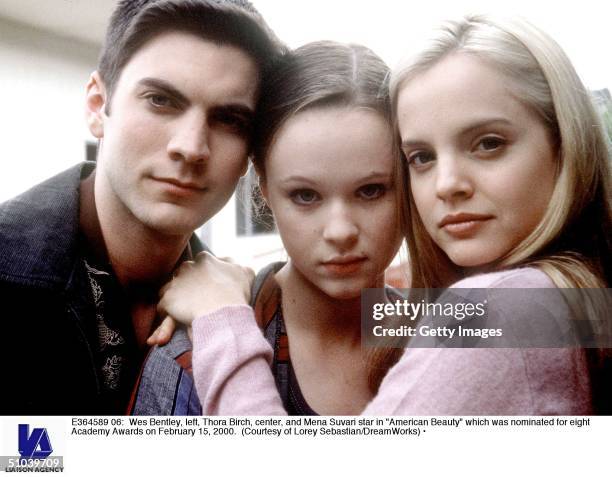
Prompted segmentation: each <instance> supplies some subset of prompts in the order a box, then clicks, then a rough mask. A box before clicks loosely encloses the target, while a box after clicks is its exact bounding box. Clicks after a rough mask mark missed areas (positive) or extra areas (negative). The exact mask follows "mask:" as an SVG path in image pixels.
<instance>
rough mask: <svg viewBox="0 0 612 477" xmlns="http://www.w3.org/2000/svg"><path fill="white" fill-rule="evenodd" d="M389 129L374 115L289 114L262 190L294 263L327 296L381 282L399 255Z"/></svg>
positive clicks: (352, 293) (348, 111)
mask: <svg viewBox="0 0 612 477" xmlns="http://www.w3.org/2000/svg"><path fill="white" fill-rule="evenodd" d="M393 169H394V154H393V140H392V133H391V129H390V127H389V125H388V123H387V122H386V121H385V120H384V119H383V117H382V116H380V115H379V114H377V113H375V112H373V111H370V110H366V109H357V108H347V107H322V108H314V109H310V110H306V111H303V112H300V113H298V114H296V115H295V116H293V117H292V118H290V119H288V120H287V122H286V123H285V124H284V125H283V126H282V127H281V129H280V130H279V131H278V133H277V134H276V137H275V138H274V141H273V144H272V146H271V148H270V150H269V152H268V156H267V158H266V178H265V183H264V184H262V190H263V193H264V196H265V197H266V199H267V201H268V204H269V206H270V208H271V209H272V211H273V212H274V217H275V219H276V224H277V227H278V230H279V232H280V235H281V238H282V240H283V244H284V245H285V248H286V250H287V253H288V255H289V257H290V259H291V263H292V266H293V267H294V268H295V270H297V272H298V273H300V274H301V275H302V276H303V277H304V278H305V279H306V280H307V281H309V282H310V283H311V284H313V285H314V286H315V287H317V288H319V289H320V290H321V291H323V292H324V293H325V294H327V295H328V296H330V297H332V298H339V299H348V298H355V297H357V296H359V294H360V292H361V289H362V288H366V287H374V286H380V285H382V278H383V275H384V271H385V269H386V268H387V266H388V265H389V263H390V262H391V260H392V259H393V257H394V256H395V254H396V253H397V249H398V248H399V245H400V232H399V227H398V223H397V201H396V198H395V191H394V187H395V184H394V181H393Z"/></svg>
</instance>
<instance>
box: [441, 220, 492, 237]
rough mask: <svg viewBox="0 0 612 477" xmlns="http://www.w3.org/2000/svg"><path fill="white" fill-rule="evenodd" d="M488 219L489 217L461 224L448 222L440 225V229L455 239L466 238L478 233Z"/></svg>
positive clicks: (465, 221)
mask: <svg viewBox="0 0 612 477" xmlns="http://www.w3.org/2000/svg"><path fill="white" fill-rule="evenodd" d="M490 219H491V217H488V218H479V219H472V220H464V221H461V222H448V223H446V224H444V225H441V228H442V230H444V231H445V232H446V233H448V234H449V235H451V236H453V237H455V238H468V237H471V236H472V235H474V234H475V233H476V232H478V231H479V230H480V228H481V227H482V226H483V225H484V224H486V222H488V221H489V220H490Z"/></svg>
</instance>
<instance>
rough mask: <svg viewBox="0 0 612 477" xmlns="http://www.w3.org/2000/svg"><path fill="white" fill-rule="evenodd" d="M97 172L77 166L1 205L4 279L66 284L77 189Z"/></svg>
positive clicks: (0, 265)
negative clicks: (82, 181)
mask: <svg viewBox="0 0 612 477" xmlns="http://www.w3.org/2000/svg"><path fill="white" fill-rule="evenodd" d="M91 170H93V165H92V164H91V163H82V164H79V165H77V166H74V167H72V168H70V169H68V170H66V171H64V172H62V173H60V174H58V175H56V176H55V177H52V178H51V179H48V180H47V181H45V182H43V183H41V184H39V185H37V186H35V187H33V188H32V189H30V190H28V191H26V192H24V193H23V194H21V195H19V196H17V197H15V198H14V199H11V200H9V201H7V202H4V203H3V204H1V205H0V249H1V250H2V253H0V278H1V279H3V280H7V281H14V282H16V283H24V284H25V283H38V284H41V285H42V284H45V283H47V284H50V283H55V284H59V283H60V282H62V283H65V282H66V280H67V279H68V276H67V274H68V273H69V272H70V270H71V269H72V267H71V264H72V261H73V254H74V251H75V248H76V240H77V232H78V227H79V217H78V214H79V184H80V180H81V176H82V175H83V174H86V173H87V171H89V172H90V171H91Z"/></svg>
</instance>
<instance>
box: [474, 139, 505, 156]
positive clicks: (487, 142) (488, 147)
mask: <svg viewBox="0 0 612 477" xmlns="http://www.w3.org/2000/svg"><path fill="white" fill-rule="evenodd" d="M505 145H506V140H505V139H503V138H501V137H499V136H485V137H483V138H482V139H480V140H479V141H478V143H477V144H476V151H479V152H487V153H488V152H495V151H499V150H500V149H501V148H503V147H504V146H505Z"/></svg>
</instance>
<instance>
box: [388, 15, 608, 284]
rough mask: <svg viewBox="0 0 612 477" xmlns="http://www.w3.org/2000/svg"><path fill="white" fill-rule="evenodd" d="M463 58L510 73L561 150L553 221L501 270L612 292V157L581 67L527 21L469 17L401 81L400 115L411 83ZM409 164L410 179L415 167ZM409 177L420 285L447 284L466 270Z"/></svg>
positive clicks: (395, 91) (408, 208) (407, 214)
mask: <svg viewBox="0 0 612 477" xmlns="http://www.w3.org/2000/svg"><path fill="white" fill-rule="evenodd" d="M454 53H461V54H469V55H473V56H475V57H477V58H478V59H480V60H482V61H483V62H486V63H487V64H488V65H490V66H493V67H495V68H496V69H498V70H499V71H500V72H501V73H502V74H504V75H506V76H507V77H508V78H509V79H510V80H511V81H510V84H511V87H513V88H515V91H514V93H515V94H516V96H517V97H519V98H522V101H523V103H524V104H525V106H526V107H528V108H530V109H531V110H532V111H534V112H535V113H536V114H537V115H538V117H539V118H540V119H541V121H542V123H543V124H544V125H545V126H546V127H547V128H548V130H549V133H550V135H551V137H552V138H554V140H555V142H556V144H557V146H558V161H559V163H558V167H557V171H558V172H557V178H556V184H555V187H554V190H553V193H552V196H551V200H550V204H549V206H548V208H547V210H546V211H545V213H544V216H543V217H542V219H541V221H540V223H539V224H538V226H537V227H536V228H535V229H534V230H533V231H532V232H531V233H530V234H529V235H528V236H527V237H526V238H525V239H524V240H522V241H521V242H520V243H519V244H518V245H517V246H516V247H515V248H514V249H513V250H511V251H509V252H508V253H507V254H506V255H505V256H503V257H501V258H500V259H498V260H497V261H496V262H495V263H492V264H491V268H492V269H503V268H508V267H517V266H525V265H529V266H534V267H537V268H539V269H541V270H542V271H543V272H545V273H546V274H547V275H548V276H549V277H550V278H551V280H552V281H553V282H554V283H555V285H557V286H558V287H589V288H591V287H593V288H594V287H606V286H607V285H609V283H610V281H611V279H610V273H611V272H610V240H611V239H610V232H611V229H612V227H611V224H612V218H611V217H612V214H611V209H612V207H611V205H610V204H611V188H610V161H609V152H608V148H607V143H606V140H605V138H604V135H603V126H602V124H601V120H600V119H599V117H598V115H597V113H596V112H595V109H594V107H593V104H592V103H591V99H590V95H589V93H588V91H587V89H586V88H585V87H584V85H583V84H582V82H581V81H580V79H579V78H578V75H577V74H576V71H575V70H574V68H573V66H572V64H571V62H570V61H569V59H568V58H567V56H566V55H565V53H564V52H563V50H562V49H561V48H560V47H559V45H558V44H557V43H556V42H555V41H554V40H553V39H552V38H550V37H549V36H548V35H546V34H545V33H544V32H542V31H540V30H539V29H537V28H536V27H534V26H533V25H531V24H530V23H528V22H526V21H519V20H502V19H493V18H490V17H485V16H468V17H465V18H464V19H462V20H460V21H456V22H450V23H448V24H447V25H445V26H444V27H443V28H442V29H441V30H440V33H439V35H438V36H437V37H436V38H435V39H434V40H433V41H432V42H431V44H430V45H429V47H428V48H426V49H425V50H424V51H422V52H421V53H419V54H418V55H417V56H416V57H414V58H412V59H410V60H408V61H406V62H405V63H404V64H403V65H402V66H401V67H400V68H399V69H398V70H397V71H396V72H395V73H394V74H393V75H392V78H391V85H390V90H391V91H390V92H391V101H392V106H393V109H394V114H395V117H397V114H396V111H397V100H398V95H399V92H400V91H401V89H402V86H403V85H405V84H406V83H407V82H408V81H410V80H411V79H413V78H414V77H415V76H417V75H419V74H420V73H422V72H424V71H426V70H427V69H429V68H431V67H432V66H433V65H435V64H436V63H438V62H440V61H441V60H442V59H443V58H445V57H446V56H447V55H449V54H454ZM399 167H400V168H401V171H400V173H402V174H403V175H404V177H405V178H406V177H407V174H408V171H407V167H406V164H405V163H402V164H401V165H400V166H399ZM405 180H406V184H405V187H400V188H399V193H400V194H403V195H404V196H403V197H402V198H401V199H402V202H401V203H402V204H404V207H403V208H404V210H403V225H404V230H405V232H406V233H405V235H406V238H407V242H408V248H409V254H410V263H411V269H412V270H411V272H412V280H413V282H412V286H413V287H421V288H430V287H432V288H433V287H446V286H448V285H450V284H451V283H452V282H454V281H455V280H457V279H458V278H460V277H461V276H462V275H463V274H464V273H465V270H462V269H460V268H459V267H457V266H456V265H454V264H453V263H452V262H451V261H450V259H449V258H448V257H447V256H446V254H445V253H444V252H443V251H442V250H441V249H440V248H439V247H438V246H437V245H436V244H435V243H434V242H433V240H432V238H431V237H430V236H429V234H428V233H427V231H426V230H425V227H424V225H423V223H422V221H421V219H420V217H419V215H418V213H417V210H416V207H415V203H414V200H413V197H412V194H411V192H410V189H409V187H408V185H407V179H405ZM403 189H405V190H403Z"/></svg>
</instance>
